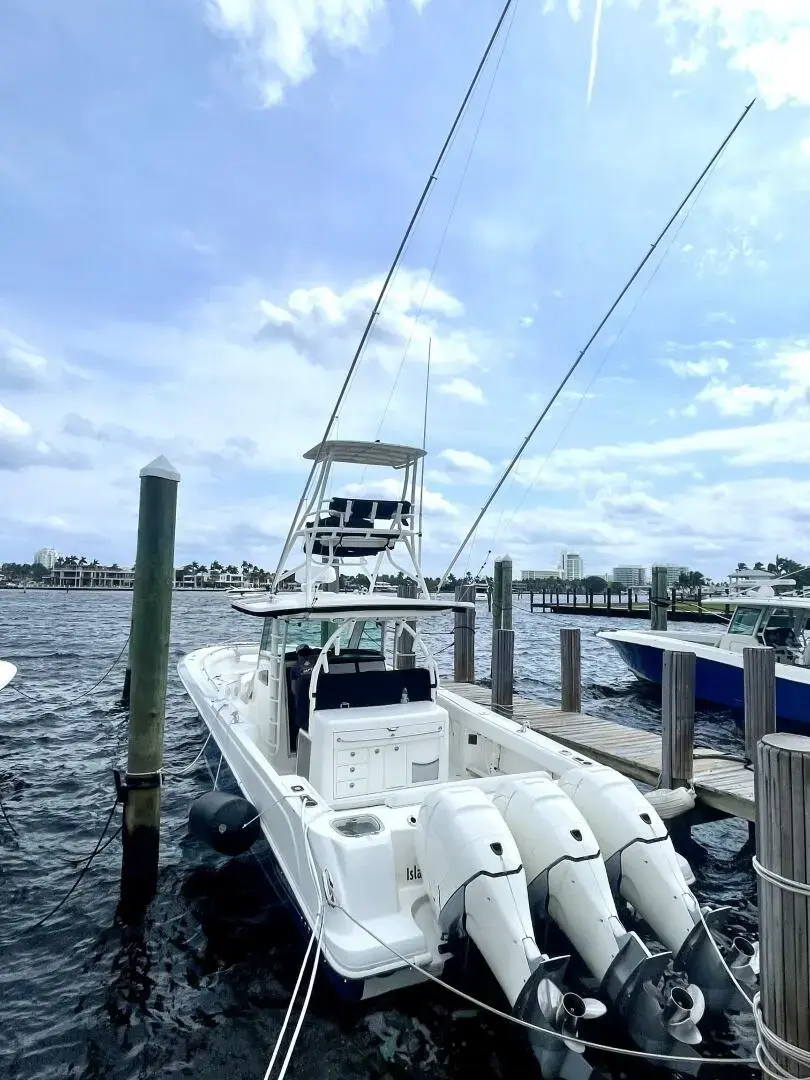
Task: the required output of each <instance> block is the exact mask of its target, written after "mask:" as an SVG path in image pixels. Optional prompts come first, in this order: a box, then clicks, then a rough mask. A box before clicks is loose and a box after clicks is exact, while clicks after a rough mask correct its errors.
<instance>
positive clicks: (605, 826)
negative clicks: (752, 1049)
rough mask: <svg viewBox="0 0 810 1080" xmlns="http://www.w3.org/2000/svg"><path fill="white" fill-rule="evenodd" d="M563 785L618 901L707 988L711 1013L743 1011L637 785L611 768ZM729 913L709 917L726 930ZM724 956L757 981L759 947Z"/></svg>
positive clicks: (596, 768)
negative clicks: (734, 1008) (587, 828)
mask: <svg viewBox="0 0 810 1080" xmlns="http://www.w3.org/2000/svg"><path fill="white" fill-rule="evenodd" d="M558 782H559V785H560V787H561V789H562V790H563V791H564V792H565V793H566V794H567V795H569V796H570V798H571V800H572V801H573V802H574V803H575V804H576V806H577V808H578V809H579V810H580V811H581V812H582V815H583V817H584V818H585V819H586V820H587V822H588V824H589V825H590V826H591V829H592V830H593V833H594V835H595V837H596V839H597V841H598V843H599V847H600V848H601V851H602V858H603V859H604V861H605V867H606V869H607V875H608V880H609V882H610V886H611V888H612V890H613V892H614V894H619V895H621V896H622V897H624V899H625V900H626V901H627V902H628V903H629V904H630V905H631V906H632V907H633V908H634V909H635V910H636V911H638V912H639V914H640V915H641V916H642V917H643V918H644V919H645V920H646V922H647V923H649V925H650V926H651V927H652V930H653V932H654V933H655V936H656V937H657V938H658V939H659V941H662V942H663V943H664V945H665V946H666V947H667V948H668V949H670V950H671V951H672V953H673V956H674V962H675V966H676V968H678V969H681V970H684V971H686V972H687V974H688V975H689V979H690V981H691V982H692V983H693V984H696V985H698V986H700V988H701V990H702V991H703V994H704V996H705V1002H706V1004H707V1005H708V1006H709V1007H710V1008H712V1009H717V1010H722V1009H725V1008H729V1007H730V1006H732V1005H734V1004H737V1003H738V1002H739V994H738V992H737V990H736V988H735V987H734V984H733V983H732V982H731V980H730V979H729V977H728V973H727V972H726V970H725V968H724V966H723V964H722V962H721V961H720V958H719V957H718V955H717V951H716V949H715V946H714V944H713V942H712V940H711V938H710V937H709V935H708V934H707V933H706V930H705V928H704V926H703V921H702V920H701V912H700V906H699V904H698V901H697V898H696V897H695V895H694V894H693V893H692V891H691V889H690V888H689V886H688V885H687V884H686V880H685V879H684V876H683V871H682V870H681V866H680V862H679V860H678V856H677V854H676V853H675V849H674V848H673V846H672V841H671V840H670V837H669V833H668V832H667V829H666V826H665V825H664V823H663V821H662V820H661V818H660V817H659V815H658V813H657V812H656V810H655V809H654V808H653V806H652V805H651V804H650V803H649V802H648V801H647V800H646V799H645V798H644V796H643V795H642V794H641V792H640V791H639V790H638V788H637V787H636V786H635V784H633V783H632V781H630V780H628V779H626V778H625V777H623V776H621V775H620V774H619V773H617V772H615V771H614V770H613V769H610V768H608V767H607V766H604V765H589V766H587V767H582V768H578V769H571V770H569V771H567V772H565V773H563V775H562V776H561V777H560V779H559V781H558ZM727 914H728V912H727V909H725V908H722V909H718V910H717V911H714V912H709V914H708V915H706V916H705V918H706V919H707V920H708V922H709V925H710V926H712V927H713V928H714V929H717V930H720V929H721V927H722V925H723V924H724V922H725V921H726V920H727ZM722 951H723V952H724V959H725V960H726V962H727V963H729V964H730V965H733V970H734V974H735V976H737V977H739V980H740V982H742V983H749V984H750V983H751V982H752V981H755V980H756V970H757V968H758V948H757V946H756V945H753V944H751V943H750V942H749V941H748V940H747V939H744V938H743V937H741V936H739V935H738V936H735V937H733V938H732V939H730V940H729V942H728V943H724V944H723V945H722Z"/></svg>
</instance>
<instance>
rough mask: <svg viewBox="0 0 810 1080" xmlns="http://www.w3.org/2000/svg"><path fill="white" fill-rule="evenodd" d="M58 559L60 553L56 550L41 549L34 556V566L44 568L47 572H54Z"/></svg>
mask: <svg viewBox="0 0 810 1080" xmlns="http://www.w3.org/2000/svg"><path fill="white" fill-rule="evenodd" d="M58 558H59V552H58V551H57V550H56V548H40V549H39V551H38V552H37V553H36V555H35V556H34V564H35V565H36V564H39V565H40V566H44V567H45V569H46V570H53V568H54V566H55V565H56V560H57V559H58Z"/></svg>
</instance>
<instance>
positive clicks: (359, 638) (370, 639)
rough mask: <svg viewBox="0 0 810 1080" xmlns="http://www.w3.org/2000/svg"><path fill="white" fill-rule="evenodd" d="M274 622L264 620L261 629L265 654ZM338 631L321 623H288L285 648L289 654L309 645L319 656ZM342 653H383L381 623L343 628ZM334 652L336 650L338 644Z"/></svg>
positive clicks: (350, 624)
mask: <svg viewBox="0 0 810 1080" xmlns="http://www.w3.org/2000/svg"><path fill="white" fill-rule="evenodd" d="M275 621H280V620H274V619H265V620H264V627H263V628H262V644H261V648H262V651H263V652H266V651H268V650H269V647H270V636H271V634H272V629H273V623H274V622H275ZM335 629H336V624H335V623H333V622H330V621H328V620H321V619H288V620H286V643H287V645H286V647H287V649H288V650H290V649H296V648H297V647H298V646H299V645H309V646H310V647H311V648H313V649H315V650H316V651H317V652H320V650H321V648H322V647H323V644H324V643H325V641H326V640H327V639H328V637H329V635H330V634H332V633H333V632H334V630H335ZM339 642H340V650H341V651H343V650H344V649H364V650H370V651H372V652H382V648H383V633H382V623H379V622H372V621H367V620H363V619H358V620H356V621H352V622H346V623H344V624H343V626H342V628H341V634H340V639H339ZM332 647H333V648H336V647H337V643H335V644H334V645H333V646H332Z"/></svg>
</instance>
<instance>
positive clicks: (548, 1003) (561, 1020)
mask: <svg viewBox="0 0 810 1080" xmlns="http://www.w3.org/2000/svg"><path fill="white" fill-rule="evenodd" d="M414 839H415V846H416V858H417V862H418V863H419V868H420V870H421V871H422V878H423V880H424V882H425V886H426V889H427V894H428V897H429V899H430V903H431V905H432V907H433V910H434V913H435V915H436V919H437V921H438V923H439V927H440V928H441V931H442V933H443V935H444V936H445V937H446V939H448V940H449V941H450V942H451V944H452V943H453V941H454V939H456V940H458V939H461V938H462V937H463V936H465V935H468V936H469V937H470V938H471V939H472V940H473V941H474V942H475V944H476V946H477V947H478V950H479V951H480V953H481V955H482V956H483V958H484V960H485V961H486V963H487V965H488V967H489V968H490V970H491V971H492V973H493V975H494V976H495V978H496V979H497V980H498V983H499V984H500V987H501V989H502V990H503V992H504V994H505V995H506V997H507V999H508V1001H509V1005H510V1007H511V1008H512V1010H513V1012H514V1013H515V1015H516V1016H518V1017H520V1019H522V1020H525V1021H527V1022H528V1023H530V1024H533V1025H536V1026H537V1027H538V1028H541V1029H545V1030H546V1031H547V1032H548V1035H545V1034H544V1033H543V1032H542V1031H536V1032H532V1033H531V1038H530V1042H531V1045H532V1048H533V1050H534V1053H535V1056H536V1057H537V1060H538V1061H539V1063H540V1067H541V1070H542V1072H543V1076H544V1077H546V1080H555V1078H556V1077H561V1076H565V1077H568V1078H571V1080H574V1078H576V1080H587V1078H588V1077H589V1076H590V1075H591V1068H590V1066H589V1065H588V1063H587V1062H586V1061H585V1060H584V1059H583V1058H582V1057H581V1056H580V1055H581V1053H582V1051H583V1050H584V1046H583V1045H582V1044H581V1043H579V1042H577V1041H576V1029H577V1024H578V1022H579V1020H580V1019H588V1018H590V1017H594V1016H599V1015H602V1014H603V1013H604V1011H605V1009H604V1006H603V1005H602V1004H601V1002H599V1001H595V1000H591V999H589V998H585V999H583V998H581V997H579V996H578V995H577V994H564V993H563V991H562V990H561V988H560V986H559V982H560V980H561V979H562V976H563V974H564V971H565V966H566V964H567V961H568V958H567V957H558V958H556V959H550V958H549V957H548V956H546V955H545V954H543V953H541V951H540V949H539V948H538V947H537V942H536V941H535V939H534V932H533V930H532V919H531V912H530V910H529V898H528V894H527V891H526V876H525V874H524V872H523V866H522V864H521V860H520V853H519V852H518V849H517V846H516V844H515V841H514V838H513V837H512V834H511V833H510V831H509V829H508V828H507V826H506V823H505V822H504V820H503V818H502V817H501V815H500V814H499V813H498V811H497V809H496V808H495V805H494V804H493V802H492V801H491V799H489V798H488V797H487V795H486V794H485V793H484V792H483V791H481V790H480V788H476V787H473V786H469V787H467V786H466V785H460V784H454V785H453V786H452V787H447V788H439V789H438V790H437V791H435V792H432V793H431V794H430V795H428V796H427V798H426V799H425V800H424V802H423V803H422V807H421V809H420V811H419V816H418V818H417V821H416V835H415V838H414ZM561 1035H562V1036H563V1038H560V1036H561Z"/></svg>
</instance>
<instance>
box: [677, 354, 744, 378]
mask: <svg viewBox="0 0 810 1080" xmlns="http://www.w3.org/2000/svg"><path fill="white" fill-rule="evenodd" d="M664 364H665V366H666V367H668V368H669V369H670V371H674V372H675V374H676V375H677V376H679V377H680V378H688V377H695V378H706V376H707V375H718V374H722V373H723V372H724V371H728V360H726V358H725V357H724V356H706V357H703V359H701V360H671V359H669V360H665V361H664Z"/></svg>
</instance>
